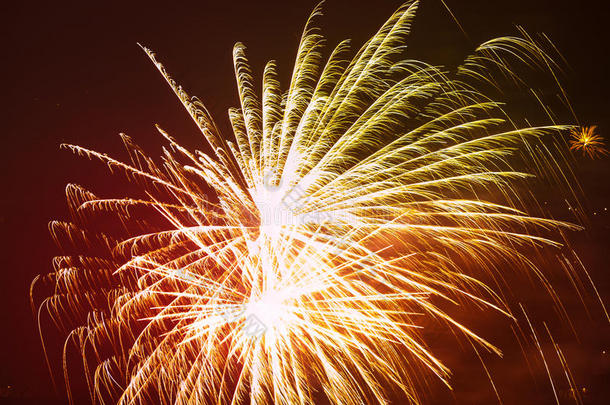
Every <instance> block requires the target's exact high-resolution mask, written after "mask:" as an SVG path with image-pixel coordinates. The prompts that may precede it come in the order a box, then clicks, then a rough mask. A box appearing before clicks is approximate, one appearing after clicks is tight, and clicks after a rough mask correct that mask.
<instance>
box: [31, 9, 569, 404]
mask: <svg viewBox="0 0 610 405" xmlns="http://www.w3.org/2000/svg"><path fill="white" fill-rule="evenodd" d="M416 8H417V2H409V3H406V4H404V5H403V6H402V7H400V9H398V10H397V11H396V12H395V13H394V14H393V15H392V16H391V17H390V18H389V20H388V21H387V22H386V23H385V24H384V25H383V26H382V27H381V29H379V31H378V32H377V33H376V34H375V35H374V36H373V37H372V38H371V39H370V40H369V41H368V42H366V43H365V44H364V46H362V48H361V49H360V50H359V51H357V52H355V53H354V54H352V53H351V50H350V46H349V42H348V41H344V42H341V43H339V44H338V45H337V46H336V47H335V48H334V49H333V50H332V52H330V55H329V56H328V57H327V58H325V57H323V55H322V47H323V43H324V38H323V37H322V36H321V35H320V33H319V31H318V29H317V28H315V24H316V20H317V18H318V16H319V15H320V14H321V8H320V7H319V6H318V7H317V8H316V9H315V10H314V12H313V13H312V15H311V17H310V19H309V20H308V22H307V25H306V27H305V30H304V33H303V36H302V38H301V42H300V45H299V48H298V52H297V56H296V62H295V65H294V70H293V73H292V79H291V81H290V83H289V87H288V88H287V91H281V90H280V83H279V81H278V73H277V66H276V64H275V63H274V62H273V61H271V62H269V63H267V65H266V66H265V68H264V72H263V75H262V95H261V97H259V96H257V94H256V92H255V90H254V88H255V86H254V83H253V82H254V80H253V76H252V72H251V70H250V68H249V65H248V61H247V59H246V55H245V47H244V45H242V44H240V43H238V44H237V45H235V47H234V50H233V60H234V66H235V74H236V79H237V84H238V90H239V99H240V101H241V106H240V107H239V108H234V109H231V110H230V111H229V115H230V120H231V123H232V128H233V136H232V137H227V136H223V135H221V134H220V132H219V130H218V127H217V126H216V125H215V124H214V121H213V120H212V118H211V117H210V115H209V113H208V111H207V110H206V109H205V107H204V106H203V104H202V103H201V102H200V101H199V100H198V99H195V98H191V97H189V96H188V95H187V94H186V92H185V91H184V90H183V89H182V88H181V87H180V86H179V85H177V84H176V83H175V82H174V81H173V80H172V79H171V78H170V76H169V75H168V73H167V72H166V71H165V69H164V68H163V66H162V65H161V64H160V63H159V62H157V60H156V57H155V55H154V54H153V52H152V51H150V50H149V49H147V48H144V50H145V51H146V53H147V54H148V56H149V57H150V58H151V60H152V61H153V63H154V64H155V65H156V67H157V68H158V69H159V71H160V72H161V74H162V75H163V77H164V78H165V79H166V80H167V82H168V83H169V85H170V86H171V88H172V89H173V90H174V91H175V93H176V95H177V96H178V98H179V99H180V101H181V102H182V103H183V104H184V107H185V108H186V110H187V111H188V113H189V114H190V115H191V117H192V118H193V120H194V121H195V123H196V124H197V126H198V127H199V128H200V130H201V132H202V133H203V135H204V137H205V139H206V140H207V142H208V143H209V146H210V148H209V150H210V151H211V152H210V153H204V152H200V151H196V152H191V151H188V150H186V149H185V148H183V147H182V146H180V145H179V144H178V143H177V142H176V141H175V140H174V139H173V138H172V137H171V136H170V135H169V134H167V133H166V132H164V131H163V130H162V129H161V128H158V130H159V132H160V133H161V135H162V136H163V137H165V139H166V141H167V144H168V147H167V148H166V149H165V150H164V154H163V156H162V162H161V163H160V164H159V163H156V162H155V161H153V159H151V158H150V157H149V156H147V155H146V154H145V153H144V152H143V151H142V150H141V149H140V148H139V147H138V146H137V145H135V144H134V143H133V141H132V140H131V139H130V138H129V137H127V136H126V135H121V136H122V139H123V142H124V144H125V146H126V148H127V150H128V152H129V155H130V158H131V162H129V163H123V162H121V161H119V160H115V159H113V158H111V157H109V156H107V155H105V154H102V153H98V152H95V151H92V150H88V149H85V148H83V147H80V146H73V145H67V146H66V147H67V148H69V149H70V150H72V151H73V152H75V153H77V154H79V155H83V156H86V157H88V158H95V159H99V160H101V161H102V162H104V163H105V164H106V165H107V166H108V167H109V169H110V170H111V171H112V172H119V173H123V174H125V175H126V176H127V178H128V179H129V180H130V181H132V182H133V183H132V184H133V189H134V190H136V191H134V195H135V196H134V197H129V198H118V199H116V198H115V199H105V198H100V197H97V196H96V195H94V194H93V193H92V192H90V191H87V190H85V189H83V188H82V187H80V186H76V185H69V186H68V187H67V199H68V203H69V207H70V209H71V213H72V219H71V221H70V222H53V223H51V225H50V228H51V231H52V234H53V236H54V237H55V238H56V240H57V242H58V244H59V246H60V247H61V249H62V252H63V254H62V255H61V256H58V257H56V258H55V259H54V261H53V267H54V271H53V272H51V273H49V274H46V275H42V276H39V277H38V278H37V279H36V280H35V281H34V283H33V290H32V291H33V293H32V294H33V297H36V296H37V294H38V293H37V291H39V290H40V289H41V288H42V286H43V285H46V286H50V288H51V289H50V293H49V296H48V297H47V298H46V299H43V300H42V301H40V302H37V303H35V304H36V305H35V306H36V307H37V308H38V312H37V313H38V316H39V322H40V319H42V318H43V317H44V316H45V314H46V315H47V316H50V318H51V319H52V320H53V321H54V322H55V323H56V324H57V325H58V326H59V327H60V328H61V330H64V331H66V333H67V335H66V336H67V339H66V343H65V351H64V373H65V377H66V384H67V387H68V395H70V379H69V378H68V376H69V374H70V373H69V370H68V366H67V363H68V362H67V360H66V358H67V356H68V354H67V353H68V352H69V351H70V350H72V349H73V348H74V347H76V348H77V352H78V353H79V356H80V357H82V360H83V366H84V374H85V376H86V379H87V384H88V386H89V390H90V393H91V398H92V401H93V402H95V403H120V404H149V403H159V404H187V403H188V404H199V403H217V404H229V403H231V404H241V403H283V404H289V403H302V404H308V403H314V402H318V401H321V402H324V401H326V402H330V403H337V404H361V403H363V402H367V403H368V402H371V403H386V402H387V401H388V398H389V396H390V395H396V393H399V394H400V396H401V397H402V398H403V402H411V403H420V402H421V401H422V396H421V395H422V394H421V392H422V391H421V387H422V386H424V385H425V384H426V381H425V380H426V378H428V377H426V376H429V375H436V376H437V377H438V379H440V380H442V381H444V382H445V383H446V384H447V385H449V383H450V381H449V370H448V369H447V368H446V366H444V365H443V363H442V362H441V361H440V360H439V359H437V357H435V355H434V353H432V352H431V351H430V349H429V348H428V345H427V344H426V342H425V339H424V338H423V336H422V334H421V330H422V326H423V325H424V323H425V322H429V323H437V324H439V325H442V328H444V329H445V330H446V331H447V334H452V333H453V334H456V335H458V336H461V337H462V338H463V339H464V340H465V341H468V342H470V343H471V344H472V345H473V347H479V348H483V349H485V350H488V351H491V352H495V353H498V354H499V353H500V350H499V349H498V348H496V347H495V346H494V345H493V344H492V343H490V342H488V341H486V340H485V339H484V338H483V337H480V336H478V335H477V334H476V332H474V331H472V330H471V329H469V328H468V326H466V325H463V324H462V323H460V322H458V321H457V320H455V319H454V318H453V317H452V316H450V315H449V314H447V313H446V312H445V311H444V310H443V309H442V306H443V305H454V304H460V305H468V304H472V305H473V306H476V307H478V308H480V309H482V310H485V311H491V312H495V313H497V314H498V315H499V316H503V317H506V319H507V320H510V319H512V317H513V315H512V314H513V310H512V309H511V308H510V306H509V304H508V302H506V301H505V300H504V298H503V296H504V294H502V293H501V290H502V288H503V287H502V285H503V284H502V280H503V272H504V273H505V272H511V273H522V274H523V276H524V277H528V278H529V277H532V278H534V279H538V280H540V282H541V285H545V287H546V288H547V289H548V290H552V289H551V287H549V286H548V285H547V284H545V283H544V280H545V278H544V275H543V274H542V272H541V271H540V270H539V268H538V267H536V265H535V263H533V262H532V261H531V260H530V258H529V256H527V254H526V253H525V252H526V251H528V249H529V250H531V249H534V250H542V249H545V248H546V247H553V246H558V245H559V243H558V242H556V241H555V239H556V238H554V237H552V236H549V235H555V236H556V237H557V238H558V237H559V236H558V235H559V234H560V231H562V230H568V229H575V228H577V227H576V226H574V225H571V224H568V223H564V222H560V221H557V220H553V219H545V218H542V217H539V216H535V215H531V214H528V210H527V207H526V205H527V204H526V201H525V200H524V199H525V197H524V195H522V192H521V191H520V190H521V188H520V186H519V185H520V184H522V182H523V180H524V179H526V178H528V177H529V176H530V174H528V173H530V172H528V171H524V170H523V169H516V167H523V166H525V164H524V162H526V161H529V162H531V161H534V160H535V159H538V158H539V156H537V155H536V152H535V151H534V148H533V147H531V145H533V144H535V143H536V142H538V141H539V140H540V139H542V138H544V137H549V136H550V137H552V136H553V135H554V134H557V133H559V132H561V131H565V130H566V129H569V127H563V126H557V125H549V126H537V127H519V126H516V125H515V124H513V120H511V119H510V118H509V117H508V116H507V115H506V114H505V113H504V111H503V109H502V108H501V105H500V103H498V102H495V101H493V100H491V99H490V98H489V97H487V96H485V95H484V94H482V93H481V92H479V91H477V90H476V87H475V86H474V85H473V84H472V83H473V82H476V81H477V80H483V81H485V82H487V83H488V84H489V83H491V84H493V83H494V82H493V79H492V78H491V75H490V74H488V70H489V71H490V70H493V69H495V70H500V71H501V72H503V73H504V74H505V75H508V76H512V77H514V78H516V79H518V78H517V76H516V75H515V74H514V73H513V71H512V70H510V69H509V68H508V65H507V64H506V63H505V59H503V57H502V55H505V56H508V55H515V54H519V55H520V56H519V57H520V59H521V60H522V61H526V62H527V64H528V65H532V66H549V65H551V64H552V62H551V61H550V59H548V57H547V54H546V53H544V52H543V51H542V50H541V48H540V47H539V46H538V45H536V43H535V42H534V41H533V40H532V39H531V38H529V37H528V36H527V35H524V36H523V37H522V38H521V37H510V38H500V39H495V40H492V41H489V42H487V43H485V44H483V45H481V46H480V47H479V48H478V49H477V51H476V53H475V54H473V55H472V56H469V57H468V58H466V59H465V62H464V63H463V64H462V65H461V67H460V68H459V69H458V70H457V71H456V72H455V73H454V74H451V75H450V74H448V73H447V72H446V71H444V70H443V69H440V68H437V67H434V66H430V65H428V64H426V63H423V62H420V61H416V60H412V59H408V58H405V56H404V53H405V52H404V48H405V39H406V37H407V35H408V34H409V30H410V26H411V23H412V21H413V18H414V16H415V11H416ZM488 68H489V69H488ZM210 189H211V190H213V192H210ZM109 224H115V225H112V226H110V225H109ZM490 279H492V280H496V284H493V285H492V284H490V283H488V282H487V281H486V280H490ZM33 300H34V301H36V299H35V298H33ZM41 336H43V335H41ZM70 399H71V400H73V399H72V398H70Z"/></svg>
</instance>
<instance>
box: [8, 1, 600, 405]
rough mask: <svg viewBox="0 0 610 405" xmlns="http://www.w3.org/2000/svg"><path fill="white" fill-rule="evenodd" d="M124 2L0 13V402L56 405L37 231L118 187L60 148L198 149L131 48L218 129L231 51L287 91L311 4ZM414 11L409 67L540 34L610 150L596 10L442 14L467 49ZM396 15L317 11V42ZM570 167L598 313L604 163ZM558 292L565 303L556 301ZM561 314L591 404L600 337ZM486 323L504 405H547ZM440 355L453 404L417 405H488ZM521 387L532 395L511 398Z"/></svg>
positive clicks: (576, 242)
mask: <svg viewBox="0 0 610 405" xmlns="http://www.w3.org/2000/svg"><path fill="white" fill-rule="evenodd" d="M125 3H128V4H119V3H118V2H117V3H113V4H104V2H89V1H84V2H74V3H73V4H68V3H57V2H41V1H38V2H36V1H34V2H9V3H7V4H4V5H2V6H1V7H2V15H3V17H4V20H5V21H4V23H3V30H4V32H3V35H2V38H3V39H4V45H3V47H2V53H3V62H2V68H1V69H2V70H3V74H2V77H3V79H4V86H3V89H4V91H3V95H4V97H3V108H2V127H3V128H2V146H3V147H2V151H3V154H4V158H3V159H2V163H1V164H2V167H1V168H2V194H1V201H0V203H1V204H2V206H1V211H0V229H1V237H2V244H1V246H2V255H1V256H0V257H1V258H2V266H1V268H2V271H1V275H0V277H1V279H0V291H1V294H0V299H1V304H0V308H1V310H0V311H1V312H0V313H1V315H0V316H1V321H0V325H1V328H2V329H1V330H2V333H1V335H0V339H1V344H0V404H4V403H7V404H8V403H28V401H31V403H43V404H44V403H64V402H65V401H64V400H61V399H59V400H58V399H57V396H56V394H55V393H54V390H53V387H52V384H51V380H50V378H49V373H48V371H47V368H46V366H45V362H44V359H43V353H42V350H41V346H40V343H39V339H38V335H37V330H36V326H35V321H34V317H33V315H32V312H31V308H30V304H29V286H30V282H31V281H32V279H33V278H34V277H35V276H36V275H37V274H40V273H46V272H48V271H49V270H50V268H51V265H50V261H51V258H52V257H53V256H54V255H55V254H56V253H57V250H56V248H55V246H54V245H53V243H52V241H51V238H50V236H49V232H48V229H47V224H48V222H49V221H50V220H53V219H66V218H67V216H68V211H67V208H66V205H65V196H64V188H65V185H66V183H68V182H72V183H77V184H82V185H84V186H86V187H88V188H91V189H92V190H93V191H95V192H97V193H99V195H112V193H113V192H114V193H115V194H116V191H115V190H117V189H118V190H121V188H120V187H125V186H124V184H123V185H117V184H115V183H114V182H115V181H119V180H118V179H117V178H111V177H109V176H108V175H107V171H106V168H105V167H104V166H103V165H102V164H100V163H99V162H90V161H88V160H87V159H83V158H79V157H76V156H74V155H72V154H71V153H70V152H68V151H66V150H60V148H59V145H60V144H61V143H64V142H66V143H74V144H78V145H82V146H85V147H89V148H91V149H94V150H98V151H102V152H106V153H109V154H110V155H113V156H118V157H121V158H123V157H125V153H124V152H123V146H122V144H121V142H120V139H119V137H118V133H119V132H125V133H127V134H128V135H130V136H131V137H133V138H134V139H135V140H136V142H137V143H139V144H140V145H142V146H143V147H144V149H145V150H147V151H149V152H150V153H151V154H152V155H153V156H158V154H159V152H160V147H161V145H162V141H161V137H160V136H158V134H157V132H156V130H155V129H154V124H155V123H157V124H159V125H160V126H161V127H162V128H164V129H165V130H167V131H168V132H169V133H170V134H172V135H173V136H174V137H175V138H176V139H178V140H179V142H180V143H182V144H183V145H185V146H187V147H189V148H191V149H195V148H199V149H201V148H205V147H206V146H204V144H203V142H204V140H203V139H202V137H201V135H200V133H199V132H198V130H197V128H196V127H195V125H194V124H193V123H192V121H191V119H190V117H189V116H188V114H187V113H186V112H185V111H184V110H183V108H182V106H181V104H180V103H179V101H178V100H177V99H176V98H175V96H174V94H173V93H172V92H171V90H170V89H169V87H168V86H167V85H166V84H165V82H164V81H163V79H162V77H161V76H160V75H159V74H158V72H157V70H156V69H155V67H154V66H153V65H152V64H151V63H150V61H149V60H148V58H147V57H146V55H145V54H144V53H143V52H142V51H141V50H140V48H139V47H138V46H137V42H140V43H142V44H143V45H146V46H148V47H150V48H152V49H153V50H154V51H155V52H156V54H157V57H158V59H159V60H160V61H161V62H162V63H164V65H165V67H166V68H167V69H168V71H169V72H170V73H171V74H172V75H173V77H174V78H175V79H176V81H177V82H178V83H180V84H181V85H182V86H184V88H185V89H186V90H187V91H188V92H189V93H190V94H191V95H196V96H198V97H200V98H201V99H202V100H203V101H204V103H205V104H206V106H207V107H208V108H209V110H210V111H211V113H212V115H213V116H214V117H215V119H216V121H217V123H219V124H220V127H221V128H222V129H223V130H225V131H228V128H229V123H228V118H227V113H226V110H227V108H228V107H231V106H236V105H237V104H238V100H237V93H236V86H235V83H234V73H233V68H232V60H231V50H232V46H233V44H234V43H235V42H237V41H241V42H244V43H245V44H246V46H247V47H248V49H247V51H248V56H249V58H250V61H251V63H252V66H253V69H254V71H255V73H256V74H257V75H258V74H260V72H261V71H262V68H263V66H264V63H265V62H266V61H267V60H269V59H275V60H277V61H278V65H279V68H280V74H281V79H282V82H283V84H284V86H285V85H286V83H287V82H288V79H289V75H290V71H291V69H292V63H293V59H294V55H295V51H296V48H297V45H298V41H299V37H300V35H301V29H302V27H303V24H304V22H305V19H306V18H307V16H308V15H309V13H310V11H311V9H312V8H313V6H314V5H315V1H264V0H261V1H244V0H239V1H237V0H233V1H214V2H211V1H206V0H202V1H199V2H191V1H189V2H179V3H180V4H172V3H170V2H167V3H166V4H162V3H160V2H150V1H149V2H125ZM176 3H178V2H176ZM422 3H423V4H421V6H420V10H419V14H418V17H417V18H416V20H415V23H414V26H413V33H412V35H411V38H410V39H409V45H410V50H409V52H410V53H411V56H412V57H414V58H416V59H417V58H419V59H422V60H425V61H427V62H431V63H434V64H447V65H451V64H455V63H458V62H459V61H460V60H461V58H463V57H464V56H465V55H467V54H468V53H470V52H471V51H472V50H473V49H474V47H475V46H476V44H478V43H481V42H483V41H484V40H487V39H490V38H493V37H495V36H501V35H507V34H515V33H516V30H515V24H519V25H522V26H524V27H525V28H526V29H527V30H528V31H529V32H544V33H546V34H548V36H549V37H550V38H551V39H552V40H553V42H554V44H555V45H556V46H557V48H558V49H559V50H560V51H561V53H562V54H563V56H564V57H565V58H566V60H567V61H568V63H569V66H570V68H569V69H568V70H567V71H566V75H565V76H564V77H563V78H562V80H563V83H564V84H565V86H566V89H567V91H568V93H569V96H570V99H571V101H572V104H573V106H574V108H575V111H576V114H577V116H578V119H579V120H580V123H582V124H586V125H589V124H595V125H598V128H599V133H600V134H601V135H603V136H605V137H606V138H607V139H610V120H609V116H610V115H609V112H608V111H609V108H610V103H609V101H608V95H609V94H610V79H609V77H608V72H609V71H610V69H609V68H610V57H608V55H609V53H610V45H609V44H610V41H609V39H610V38H609V35H608V25H609V24H610V18H609V15H608V12H607V11H605V6H604V4H605V2H601V1H592V2H587V1H583V2H575V1H564V0H555V1H551V0H534V1H532V0H512V1H506V2H500V1H489V0H487V1H484V0H460V1H458V0H446V3H447V4H448V5H449V7H450V8H451V9H452V11H453V12H454V14H455V15H456V17H457V18H458V19H459V21H460V23H461V25H462V26H463V28H464V30H465V31H466V33H467V34H468V38H466V37H465V36H464V34H463V33H462V32H461V31H460V30H459V28H458V27H457V25H456V23H455V22H454V21H453V20H452V19H451V17H450V16H449V14H448V13H447V11H446V9H444V8H443V6H442V5H441V3H440V0H424V1H422ZM400 4H401V1H399V0H396V1H395V0H376V1H363V0H357V1H356V0H328V1H327V3H326V7H325V16H324V18H323V19H322V28H323V33H324V35H325V36H326V37H327V39H328V43H329V45H335V44H336V43H338V42H339V40H341V39H344V38H352V39H353V41H354V44H355V45H358V46H359V45H360V44H362V43H363V42H364V41H365V40H366V39H367V38H369V37H370V36H371V35H372V34H373V33H374V32H375V30H376V29H377V28H378V27H379V26H380V25H381V24H382V23H383V22H384V21H385V20H386V18H387V17H388V16H389V15H390V14H391V13H392V12H393V11H394V10H395V9H396V8H397V7H398V6H399V5H400ZM257 77H260V76H257ZM575 162H576V164H575V167H574V170H575V174H576V176H577V177H578V179H579V181H580V184H581V187H582V189H583V196H582V202H583V206H584V209H585V213H586V214H587V216H588V217H589V218H590V219H591V221H590V223H589V224H587V227H588V229H587V230H586V231H583V232H580V233H579V234H578V235H573V236H572V237H571V238H572V241H573V246H574V248H575V249H576V250H577V251H578V253H579V254H580V255H581V257H582V259H583V261H584V263H585V264H586V265H587V268H588V269H589V272H590V274H591V276H592V277H593V279H594V280H595V281H596V283H597V287H598V289H599V291H600V294H601V295H602V298H603V299H604V300H605V302H606V303H608V300H607V298H608V296H609V295H610V275H609V272H608V270H609V266H608V263H610V261H609V260H610V253H609V251H610V249H609V248H610V244H609V243H608V242H609V241H610V210H606V208H610V181H609V177H608V176H609V175H610V157H608V156H607V157H605V158H602V159H598V160H595V161H592V160H590V159H587V158H583V157H581V156H576V157H575ZM119 196H122V195H121V192H119ZM550 204H551V205H552V210H553V212H554V213H555V214H556V215H558V216H563V218H562V219H567V220H570V219H572V217H571V213H570V211H569V210H568V209H567V206H566V205H565V204H564V202H563V201H562V200H558V201H553V200H550ZM559 288H562V287H561V285H560V287H559ZM565 293H566V294H568V296H569V294H570V292H569V291H568V290H567V289H566V291H565ZM573 301H574V302H576V300H571V299H569V298H568V299H567V303H568V306H569V308H568V311H569V312H570V313H571V314H572V315H573V317H574V318H575V321H574V323H575V326H576V328H577V330H578V331H579V339H580V341H579V342H577V341H576V339H575V338H574V336H573V335H570V334H569V333H563V332H561V331H559V330H557V331H556V337H557V340H558V342H559V343H560V344H562V345H563V346H562V347H565V350H566V353H567V355H568V360H569V361H570V365H571V366H572V371H573V372H574V377H575V379H576V381H577V383H578V386H579V387H582V388H585V391H586V392H585V395H584V399H585V403H590V404H601V403H604V400H603V399H604V398H607V395H610V382H609V381H610V359H609V357H610V355H609V354H608V352H609V351H610V328H609V325H608V322H607V321H604V317H603V313H602V312H601V310H600V308H599V306H595V303H594V302H593V301H592V300H591V310H590V314H589V315H587V314H586V313H585V311H584V309H583V307H582V306H579V304H578V303H577V302H576V303H574V304H573V305H572V303H573ZM541 311H542V312H540V314H542V317H545V313H544V310H541ZM549 317H551V315H550V314H549ZM493 322H494V321H489V323H486V321H482V323H483V324H484V325H483V326H482V329H483V330H486V331H487V332H488V334H487V335H486V336H487V337H489V338H490V339H491V340H492V341H493V342H494V343H498V344H499V345H500V346H502V345H503V344H504V345H505V347H506V350H505V352H506V353H508V354H507V356H506V357H505V359H503V360H502V359H492V358H491V357H490V358H489V362H490V364H491V366H490V367H491V368H492V369H494V370H495V372H496V374H497V375H498V376H499V377H498V380H501V382H500V383H499V389H500V391H501V393H502V394H503V396H504V397H505V398H508V399H507V400H506V403H508V404H510V403H513V402H512V399H514V398H522V400H520V403H521V404H529V403H536V404H542V403H550V402H547V401H549V400H551V399H552V394H551V396H549V395H550V394H549V393H550V391H548V387H546V386H544V383H545V381H544V380H543V379H538V380H536V381H537V385H536V384H534V383H531V379H528V378H527V376H526V375H525V374H527V372H526V371H524V370H523V369H522V367H521V366H520V364H521V363H519V361H518V359H517V358H516V356H519V352H518V348H517V351H516V352H515V351H513V349H514V348H511V343H510V342H508V339H509V337H506V336H505V334H504V332H503V331H504V329H498V328H497V325H496V324H495V323H493ZM603 350H605V351H606V354H603V352H602V351H603ZM440 352H441V353H442V355H444V356H445V358H446V359H447V363H448V364H449V366H450V367H451V368H452V369H453V371H454V380H453V383H454V385H455V392H454V394H453V395H452V394H450V393H448V392H447V390H443V389H442V388H441V387H440V386H438V387H436V386H434V387H432V388H431V394H430V401H431V403H435V404H437V403H438V404H443V403H447V402H448V401H453V399H452V398H453V397H455V398H456V401H457V402H458V403H466V404H471V403H472V404H485V403H490V402H491V401H493V398H494V396H493V393H492V391H491V390H490V388H489V384H488V383H487V382H486V379H485V377H484V375H483V374H482V371H481V366H480V364H479V363H477V362H476V361H473V360H472V358H470V357H469V355H467V354H462V353H457V352H454V351H450V350H444V351H443V348H440ZM56 371H57V370H56ZM56 374H57V376H58V379H59V381H61V378H60V377H59V374H58V373H56ZM528 381H530V383H531V384H530V385H531V386H529V385H528V386H525V385H520V384H522V383H523V382H525V383H527V382H528ZM547 384H548V381H547ZM478 387H479V388H480V389H479V388H478ZM481 387H482V388H481ZM517 394H519V395H517ZM59 395H62V394H61V390H60V394H59ZM563 399H564V402H565V403H570V402H569V401H568V400H567V399H565V398H563ZM515 401H516V399H515ZM528 401H529V402H528ZM492 403H493V402H492Z"/></svg>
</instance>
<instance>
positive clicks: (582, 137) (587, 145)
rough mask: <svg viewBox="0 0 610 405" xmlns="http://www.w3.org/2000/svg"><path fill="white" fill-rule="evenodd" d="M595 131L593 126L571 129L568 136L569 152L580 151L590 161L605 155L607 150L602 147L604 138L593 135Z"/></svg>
mask: <svg viewBox="0 0 610 405" xmlns="http://www.w3.org/2000/svg"><path fill="white" fill-rule="evenodd" d="M596 129H597V127H596V126H595V125H593V126H590V127H580V128H576V129H573V130H572V132H571V134H570V138H571V139H570V150H576V151H581V152H582V153H583V154H585V155H588V156H589V157H590V158H592V159H594V158H596V157H599V156H600V155H606V154H607V153H608V150H607V149H606V147H605V145H604V138H602V136H601V135H598V134H596V133H595V130H596Z"/></svg>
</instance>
